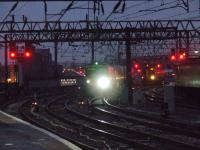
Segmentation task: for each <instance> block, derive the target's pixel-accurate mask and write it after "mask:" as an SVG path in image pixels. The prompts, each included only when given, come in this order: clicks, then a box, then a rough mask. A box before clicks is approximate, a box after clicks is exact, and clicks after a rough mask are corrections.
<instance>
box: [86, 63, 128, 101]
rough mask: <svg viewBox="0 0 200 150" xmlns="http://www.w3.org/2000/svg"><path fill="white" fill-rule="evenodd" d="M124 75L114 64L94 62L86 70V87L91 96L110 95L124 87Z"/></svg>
mask: <svg viewBox="0 0 200 150" xmlns="http://www.w3.org/2000/svg"><path fill="white" fill-rule="evenodd" d="M123 80H124V76H123V75H122V72H120V71H119V70H118V69H115V68H114V67H113V66H111V65H108V64H104V63H99V62H94V63H92V64H90V65H89V66H88V67H86V70H85V89H86V93H87V94H88V95H90V96H101V97H110V96H113V95H114V94H117V93H118V91H119V89H120V88H122V87H121V85H122V83H123Z"/></svg>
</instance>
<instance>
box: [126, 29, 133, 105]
mask: <svg viewBox="0 0 200 150" xmlns="http://www.w3.org/2000/svg"><path fill="white" fill-rule="evenodd" d="M130 36H131V35H130V32H129V31H128V30H127V31H126V85H127V86H128V102H129V104H130V105H132V104H133V93H132V77H131V41H130Z"/></svg>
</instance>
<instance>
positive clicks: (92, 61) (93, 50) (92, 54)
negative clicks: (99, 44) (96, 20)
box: [92, 40, 94, 63]
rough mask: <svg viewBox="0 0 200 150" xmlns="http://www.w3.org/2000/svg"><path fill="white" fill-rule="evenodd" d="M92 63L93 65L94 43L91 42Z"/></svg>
mask: <svg viewBox="0 0 200 150" xmlns="http://www.w3.org/2000/svg"><path fill="white" fill-rule="evenodd" d="M92 63H94V41H93V40H92Z"/></svg>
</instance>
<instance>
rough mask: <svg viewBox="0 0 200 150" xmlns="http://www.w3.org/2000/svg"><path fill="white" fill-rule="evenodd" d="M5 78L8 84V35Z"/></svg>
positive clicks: (6, 40)
mask: <svg viewBox="0 0 200 150" xmlns="http://www.w3.org/2000/svg"><path fill="white" fill-rule="evenodd" d="M5 77H6V82H7V79H8V39H7V35H5Z"/></svg>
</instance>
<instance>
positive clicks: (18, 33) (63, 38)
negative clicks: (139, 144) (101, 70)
mask: <svg viewBox="0 0 200 150" xmlns="http://www.w3.org/2000/svg"><path fill="white" fill-rule="evenodd" d="M0 35H1V38H0V43H5V44H6V45H7V43H8V42H10V41H15V42H27V41H29V42H55V43H57V42H84V41H93V42H98V41H122V42H125V44H126V58H127V59H126V60H127V61H126V65H127V72H126V75H127V85H128V90H129V103H130V104H131V103H132V87H131V86H132V84H131V81H132V79H131V65H130V64H131V45H132V44H133V43H138V42H142V41H147V40H149V41H163V40H176V41H177V42H180V41H181V42H182V43H183V42H185V45H186V48H187V50H189V45H190V43H191V42H192V41H195V40H199V37H200V20H162V21H161V20H151V21H150V20H146V21H144V20H143V21H74V22H61V21H45V22H33V21H32V22H14V21H5V22H0ZM177 45H179V44H177ZM5 47H6V46H5ZM55 49H57V48H56V46H55ZM56 53H57V52H56ZM55 56H56V59H55V60H57V55H55ZM56 63H57V62H56Z"/></svg>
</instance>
